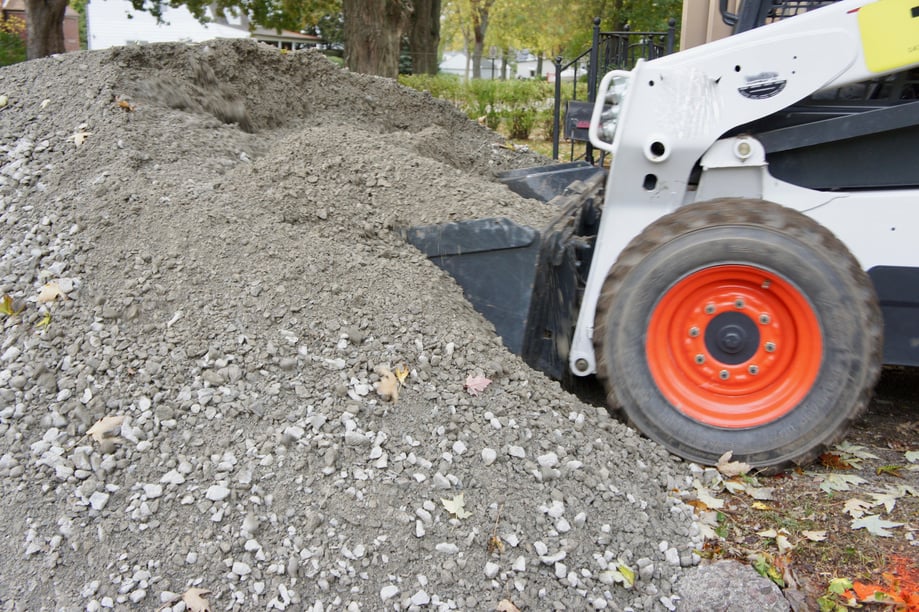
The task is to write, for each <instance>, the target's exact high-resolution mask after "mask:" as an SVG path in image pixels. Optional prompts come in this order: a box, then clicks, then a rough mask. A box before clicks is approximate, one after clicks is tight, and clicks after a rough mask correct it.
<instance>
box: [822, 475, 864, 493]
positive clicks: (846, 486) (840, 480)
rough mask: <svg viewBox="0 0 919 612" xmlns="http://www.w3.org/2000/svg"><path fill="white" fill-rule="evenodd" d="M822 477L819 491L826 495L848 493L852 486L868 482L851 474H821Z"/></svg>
mask: <svg viewBox="0 0 919 612" xmlns="http://www.w3.org/2000/svg"><path fill="white" fill-rule="evenodd" d="M822 477H823V482H821V483H820V489H821V490H822V491H825V492H827V493H832V492H833V491H850V490H851V487H852V486H855V485H860V484H865V483H866V482H868V481H867V480H865V479H864V478H861V477H860V476H855V475H853V474H823V475H822Z"/></svg>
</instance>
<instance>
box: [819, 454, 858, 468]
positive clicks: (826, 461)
mask: <svg viewBox="0 0 919 612" xmlns="http://www.w3.org/2000/svg"><path fill="white" fill-rule="evenodd" d="M820 463H821V464H822V465H823V467H828V468H830V469H832V470H851V469H852V464H850V463H849V462H848V461H846V460H845V459H843V458H842V457H841V456H840V455H837V454H836V453H823V454H822V455H820Z"/></svg>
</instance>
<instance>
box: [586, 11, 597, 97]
mask: <svg viewBox="0 0 919 612" xmlns="http://www.w3.org/2000/svg"><path fill="white" fill-rule="evenodd" d="M599 64H600V18H599V17H594V32H593V41H592V44H591V47H590V63H589V65H588V66H587V101H588V102H593V101H594V100H596V99H597V78H598V76H599V72H600V66H599Z"/></svg>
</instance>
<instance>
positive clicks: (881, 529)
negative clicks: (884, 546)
mask: <svg viewBox="0 0 919 612" xmlns="http://www.w3.org/2000/svg"><path fill="white" fill-rule="evenodd" d="M902 526H903V523H895V522H893V521H885V520H884V519H882V518H881V517H880V516H878V515H877V514H868V515H865V516H863V517H862V518H857V519H855V520H853V521H852V529H865V530H867V531H868V533H870V534H872V535H876V536H880V537H882V538H889V537H892V536H893V534H892V533H891V532H889V531H887V530H888V529H893V528H895V527H902Z"/></svg>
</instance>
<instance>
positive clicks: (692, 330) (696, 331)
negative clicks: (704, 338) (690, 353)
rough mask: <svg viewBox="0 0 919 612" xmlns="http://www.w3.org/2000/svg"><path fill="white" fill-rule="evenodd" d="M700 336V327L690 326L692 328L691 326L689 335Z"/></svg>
mask: <svg viewBox="0 0 919 612" xmlns="http://www.w3.org/2000/svg"><path fill="white" fill-rule="evenodd" d="M698 336H699V328H698V327H696V326H693V327H690V328H689V337H690V338H697V337H698Z"/></svg>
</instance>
